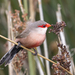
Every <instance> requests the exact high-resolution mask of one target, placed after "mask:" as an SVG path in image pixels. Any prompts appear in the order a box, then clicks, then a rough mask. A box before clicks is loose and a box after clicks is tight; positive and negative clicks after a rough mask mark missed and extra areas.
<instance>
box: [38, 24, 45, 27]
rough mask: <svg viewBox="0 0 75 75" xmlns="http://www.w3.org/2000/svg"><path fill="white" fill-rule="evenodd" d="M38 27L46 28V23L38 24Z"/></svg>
mask: <svg viewBox="0 0 75 75" xmlns="http://www.w3.org/2000/svg"><path fill="white" fill-rule="evenodd" d="M38 27H41V28H45V27H46V25H45V24H43V25H41V26H38Z"/></svg>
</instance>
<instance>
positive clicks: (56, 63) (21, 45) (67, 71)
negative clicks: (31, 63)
mask: <svg viewBox="0 0 75 75" xmlns="http://www.w3.org/2000/svg"><path fill="white" fill-rule="evenodd" d="M0 37H1V38H3V39H5V40H7V41H10V42H12V43H14V44H16V45H18V43H16V42H15V41H12V40H10V39H8V38H6V37H4V36H2V35H0ZM20 46H21V47H22V48H24V49H25V50H27V51H30V52H31V53H35V52H34V51H32V50H30V49H28V48H26V47H24V46H22V45H20ZM37 55H38V56H40V57H42V58H43V59H45V60H47V61H49V62H51V63H53V64H55V65H58V64H57V63H55V62H54V61H52V60H50V59H48V58H46V57H44V56H42V55H40V54H37ZM58 66H59V67H60V68H62V69H63V70H65V71H66V72H67V73H69V74H70V75H72V74H71V73H70V72H69V71H68V70H66V69H65V68H64V67H62V66H60V65H58Z"/></svg>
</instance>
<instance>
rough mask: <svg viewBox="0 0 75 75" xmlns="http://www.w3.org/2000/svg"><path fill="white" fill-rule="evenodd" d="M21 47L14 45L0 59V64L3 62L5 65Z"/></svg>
mask: <svg viewBox="0 0 75 75" xmlns="http://www.w3.org/2000/svg"><path fill="white" fill-rule="evenodd" d="M21 49H23V48H21V47H19V46H17V45H14V46H13V47H12V48H11V49H10V50H9V51H8V52H7V53H6V54H5V55H4V56H3V57H2V58H1V60H0V65H2V64H3V63H4V62H5V66H7V65H8V64H9V63H10V62H11V60H12V59H13V57H14V56H15V55H16V54H17V53H18V52H19V51H20V50H21Z"/></svg>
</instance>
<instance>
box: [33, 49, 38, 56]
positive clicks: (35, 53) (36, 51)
mask: <svg viewBox="0 0 75 75" xmlns="http://www.w3.org/2000/svg"><path fill="white" fill-rule="evenodd" d="M33 50H34V52H35V53H32V54H33V55H35V56H36V55H37V51H36V49H35V48H33Z"/></svg>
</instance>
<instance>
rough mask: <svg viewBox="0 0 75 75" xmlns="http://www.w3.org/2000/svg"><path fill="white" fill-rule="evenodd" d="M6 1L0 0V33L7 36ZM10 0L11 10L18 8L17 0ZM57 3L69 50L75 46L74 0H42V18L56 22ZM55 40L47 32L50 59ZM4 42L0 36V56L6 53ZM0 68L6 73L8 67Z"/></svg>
mask: <svg viewBox="0 0 75 75" xmlns="http://www.w3.org/2000/svg"><path fill="white" fill-rule="evenodd" d="M8 1H9V0H0V34H1V35H3V36H5V37H7V17H6V10H7V7H8ZM10 1H11V8H12V10H13V12H14V10H15V9H17V10H20V8H19V5H18V1H17V0H10ZM57 4H60V5H61V14H62V19H63V21H65V23H66V25H67V26H66V27H65V29H64V31H65V38H66V42H67V45H68V46H69V50H70V52H71V49H74V48H75V0H42V7H43V14H44V20H45V21H47V22H48V23H50V24H55V23H56V22H57V19H56V11H57ZM36 20H39V13H38V12H37V13H36ZM48 31H49V29H48ZM55 41H57V36H56V35H55V34H54V33H50V34H49V33H48V32H47V43H48V49H49V58H50V59H51V58H52V57H53V55H55V54H56V52H57V49H56V46H54V42H55ZM5 43H6V40H4V39H2V38H0V58H1V57H2V56H3V54H5V53H6V51H4V50H5V47H4V44H5ZM51 47H53V48H51ZM54 47H55V48H54ZM74 57H75V54H74V55H73V59H74ZM74 61H75V59H74ZM0 68H1V69H0V75H8V67H4V65H3V66H1V67H0Z"/></svg>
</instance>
